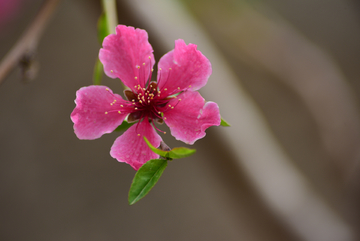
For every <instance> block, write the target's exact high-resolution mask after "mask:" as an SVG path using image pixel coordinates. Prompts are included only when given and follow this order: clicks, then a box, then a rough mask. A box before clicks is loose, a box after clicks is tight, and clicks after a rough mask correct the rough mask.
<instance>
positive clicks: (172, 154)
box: [144, 136, 196, 159]
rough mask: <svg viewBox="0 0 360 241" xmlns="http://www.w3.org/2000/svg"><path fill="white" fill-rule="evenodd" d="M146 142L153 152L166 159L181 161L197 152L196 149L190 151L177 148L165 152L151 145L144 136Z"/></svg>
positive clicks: (184, 148)
mask: <svg viewBox="0 0 360 241" xmlns="http://www.w3.org/2000/svg"><path fill="white" fill-rule="evenodd" d="M144 140H145V142H146V144H147V145H148V146H149V147H150V149H151V150H152V151H153V152H155V153H156V154H158V155H160V156H162V157H165V158H171V159H180V158H185V157H189V156H191V155H192V154H194V153H195V152H196V150H195V149H189V148H186V147H175V148H174V149H172V150H170V151H163V150H160V149H157V148H156V147H154V146H153V145H151V143H150V142H149V140H148V139H147V138H146V137H145V136H144Z"/></svg>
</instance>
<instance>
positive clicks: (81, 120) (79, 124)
mask: <svg viewBox="0 0 360 241" xmlns="http://www.w3.org/2000/svg"><path fill="white" fill-rule="evenodd" d="M75 103H76V107H75V109H74V110H73V112H72V113H71V116H70V117H71V120H72V121H73V122H74V130H75V134H76V136H77V137H78V138H79V139H87V140H93V139H96V138H99V137H100V136H102V135H103V134H105V133H111V132H112V131H114V130H115V128H116V127H118V126H119V125H120V124H121V123H122V122H123V120H124V119H125V117H126V115H127V114H129V110H126V106H128V105H131V104H130V103H128V101H125V100H124V99H123V98H121V96H120V95H118V94H113V93H112V91H111V90H110V89H109V88H107V87H106V86H98V85H97V86H95V85H92V86H88V87H83V88H81V89H79V90H78V91H77V92H76V100H75ZM111 103H113V104H112V105H111ZM120 104H122V105H123V106H125V108H122V107H120ZM118 111H121V113H119V112H118ZM105 112H107V114H105Z"/></svg>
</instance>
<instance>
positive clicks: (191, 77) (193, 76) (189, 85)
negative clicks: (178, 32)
mask: <svg viewBox="0 0 360 241" xmlns="http://www.w3.org/2000/svg"><path fill="white" fill-rule="evenodd" d="M196 47H197V46H196V45H195V44H189V45H186V44H185V42H184V40H182V39H178V40H176V41H175V49H174V50H172V51H170V52H168V53H167V54H165V55H164V56H163V57H162V58H161V59H160V61H159V64H158V65H159V69H158V75H157V76H158V87H159V89H160V90H161V91H162V92H163V93H164V95H165V94H168V95H171V94H174V93H178V92H180V91H183V90H198V89H200V88H201V87H203V86H204V85H205V84H206V83H207V80H208V78H209V76H210V75H211V72H212V69H211V64H210V61H209V60H208V59H207V58H206V57H205V56H204V55H203V54H202V53H201V52H200V51H199V50H197V49H196ZM170 68H171V69H170ZM165 88H166V89H167V90H166V92H165V91H164V90H165Z"/></svg>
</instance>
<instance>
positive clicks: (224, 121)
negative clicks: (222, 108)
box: [220, 117, 230, 127]
mask: <svg viewBox="0 0 360 241" xmlns="http://www.w3.org/2000/svg"><path fill="white" fill-rule="evenodd" d="M220 125H221V126H226V127H228V126H230V124H229V123H228V122H227V121H226V120H224V119H223V118H222V117H221V122H220Z"/></svg>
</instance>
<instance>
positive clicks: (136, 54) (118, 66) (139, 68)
mask: <svg viewBox="0 0 360 241" xmlns="http://www.w3.org/2000/svg"><path fill="white" fill-rule="evenodd" d="M152 52H153V49H152V47H151V45H150V43H149V42H148V34H147V32H146V31H145V30H142V29H138V28H137V29H135V28H133V27H127V26H124V25H118V26H117V27H116V34H110V35H109V36H107V37H106V38H105V39H104V41H103V48H102V49H100V53H99V59H100V61H101V63H102V64H103V65H104V71H105V74H106V75H107V76H109V77H110V78H113V79H114V78H119V79H121V81H122V82H123V83H124V84H125V85H126V86H127V87H129V88H130V89H133V90H134V86H135V85H138V84H140V86H141V87H145V83H146V81H147V80H148V79H149V75H150V73H151V69H152V67H153V66H154V63H155V60H154V55H153V53H152ZM144 63H145V64H144Z"/></svg>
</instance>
